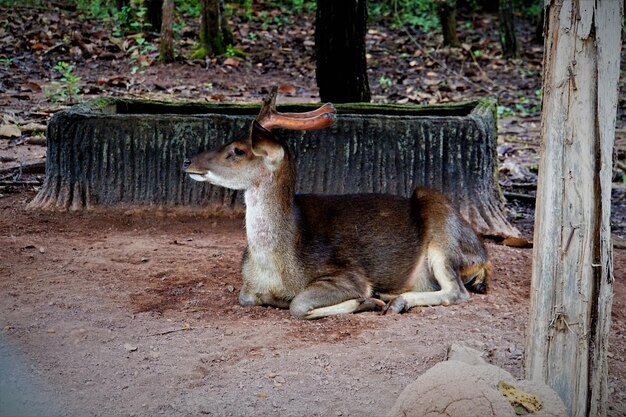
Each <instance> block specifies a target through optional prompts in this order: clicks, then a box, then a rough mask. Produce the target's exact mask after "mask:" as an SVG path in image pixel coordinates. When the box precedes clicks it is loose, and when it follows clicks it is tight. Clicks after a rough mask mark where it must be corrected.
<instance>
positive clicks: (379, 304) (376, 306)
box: [354, 297, 387, 313]
mask: <svg viewBox="0 0 626 417" xmlns="http://www.w3.org/2000/svg"><path fill="white" fill-rule="evenodd" d="M386 306H387V304H385V302H384V301H383V300H380V299H378V298H371V297H370V298H364V299H363V300H361V304H360V305H359V306H358V307H357V309H356V310H355V311H354V312H355V313H360V312H362V311H383V309H384V308H385V307H386Z"/></svg>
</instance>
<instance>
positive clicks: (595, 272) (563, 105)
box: [525, 0, 623, 416]
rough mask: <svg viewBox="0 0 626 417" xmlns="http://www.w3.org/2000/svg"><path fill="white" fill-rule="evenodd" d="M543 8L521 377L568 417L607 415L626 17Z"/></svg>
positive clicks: (593, 5)
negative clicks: (615, 167) (536, 171)
mask: <svg viewBox="0 0 626 417" xmlns="http://www.w3.org/2000/svg"><path fill="white" fill-rule="evenodd" d="M546 4H547V6H546V7H547V8H546V15H545V17H546V29H547V32H546V42H545V48H544V50H545V51H546V53H545V54H544V78H543V92H544V96H543V112H542V121H541V133H542V141H543V142H542V153H541V161H540V175H539V184H538V190H537V210H536V218H535V238H534V251H533V260H534V262H533V268H532V284H531V285H532V287H531V300H530V302H531V304H530V306H531V316H530V323H529V327H528V331H527V339H526V363H525V368H526V377H527V378H529V379H534V380H540V381H543V382H546V383H547V384H548V385H550V386H551V387H552V388H554V389H555V390H556V391H557V392H558V393H559V395H560V396H561V398H562V399H563V401H564V403H565V405H566V407H567V408H568V411H569V415H570V416H604V415H606V412H607V410H606V404H607V358H606V355H607V345H608V339H609V326H610V317H611V301H612V297H613V295H612V293H613V288H612V283H613V272H612V247H611V233H610V221H609V218H610V209H611V171H612V170H611V164H612V148H613V142H614V137H615V117H616V106H617V91H618V76H619V62H620V50H621V25H622V13H623V10H622V4H621V1H620V2H617V1H595V2H582V1H576V0H552V1H551V2H549V4H548V3H546Z"/></svg>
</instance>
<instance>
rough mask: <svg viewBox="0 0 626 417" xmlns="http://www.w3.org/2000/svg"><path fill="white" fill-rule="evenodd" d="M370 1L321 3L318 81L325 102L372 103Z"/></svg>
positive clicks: (317, 32) (330, 0)
mask: <svg viewBox="0 0 626 417" xmlns="http://www.w3.org/2000/svg"><path fill="white" fill-rule="evenodd" d="M366 30H367V1H366V0H342V1H335V0H317V12H316V18H315V52H316V55H317V68H316V78H317V86H318V88H319V91H320V98H321V101H330V102H333V103H357V102H369V101H370V99H371V94H370V87H369V81H368V78H367V61H366V59H365V32H366Z"/></svg>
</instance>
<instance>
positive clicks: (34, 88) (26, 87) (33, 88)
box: [20, 81, 43, 93]
mask: <svg viewBox="0 0 626 417" xmlns="http://www.w3.org/2000/svg"><path fill="white" fill-rule="evenodd" d="M42 90H43V88H42V87H41V85H40V84H38V83H36V82H35V81H26V82H25V83H23V84H22V85H21V86H20V91H25V92H31V93H40V92H41V91H42Z"/></svg>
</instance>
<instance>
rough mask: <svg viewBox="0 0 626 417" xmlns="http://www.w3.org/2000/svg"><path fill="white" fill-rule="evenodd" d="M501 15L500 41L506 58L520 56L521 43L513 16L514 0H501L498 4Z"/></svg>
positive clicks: (499, 14)
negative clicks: (518, 39)
mask: <svg viewBox="0 0 626 417" xmlns="http://www.w3.org/2000/svg"><path fill="white" fill-rule="evenodd" d="M498 16H499V17H500V43H501V44H502V54H503V55H504V56H505V58H519V43H518V42H517V35H516V34H515V21H514V17H513V0H500V2H499V6H498Z"/></svg>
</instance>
